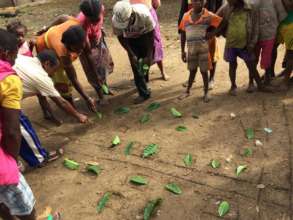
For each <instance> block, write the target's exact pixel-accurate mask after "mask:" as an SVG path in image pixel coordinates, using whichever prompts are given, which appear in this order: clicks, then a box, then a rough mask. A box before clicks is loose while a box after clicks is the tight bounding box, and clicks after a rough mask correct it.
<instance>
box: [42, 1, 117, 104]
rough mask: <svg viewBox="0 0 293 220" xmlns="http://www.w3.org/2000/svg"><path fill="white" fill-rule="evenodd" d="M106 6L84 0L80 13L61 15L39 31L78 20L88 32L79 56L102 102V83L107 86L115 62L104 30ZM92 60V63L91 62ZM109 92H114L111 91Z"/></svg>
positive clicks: (101, 102)
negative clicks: (73, 15) (84, 48)
mask: <svg viewBox="0 0 293 220" xmlns="http://www.w3.org/2000/svg"><path fill="white" fill-rule="evenodd" d="M104 12H105V8H104V6H103V4H102V3H101V1H100V0H83V1H82V2H81V3H80V13H79V14H78V15H77V17H76V18H75V19H74V18H73V17H71V16H69V15H61V16H59V17H58V18H57V19H56V20H55V21H54V22H53V23H51V24H50V26H49V27H45V28H44V30H42V31H40V32H39V33H43V32H44V31H47V30H48V29H49V28H50V27H53V26H55V25H60V24H62V23H64V22H66V21H68V20H76V21H77V22H78V24H79V25H81V26H82V27H83V29H84V31H85V33H86V38H87V41H86V48H89V49H88V50H84V51H83V53H81V55H80V56H79V58H80V61H81V64H82V66H83V69H84V71H85V74H86V77H87V80H88V82H89V83H90V84H91V86H92V87H94V89H95V90H96V92H97V94H98V96H99V99H100V100H99V102H100V104H104V103H106V101H105V99H104V94H103V93H104V92H103V90H102V85H104V86H107V82H106V81H107V80H106V78H107V75H108V74H110V73H112V72H113V69H114V63H113V60H112V56H111V54H110V51H109V49H108V47H107V44H106V42H105V39H104V37H105V34H104V32H103V24H104ZM91 62H92V64H93V65H92V64H91ZM109 94H113V93H112V92H111V91H109Z"/></svg>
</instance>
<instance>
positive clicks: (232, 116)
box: [230, 112, 236, 120]
mask: <svg viewBox="0 0 293 220" xmlns="http://www.w3.org/2000/svg"><path fill="white" fill-rule="evenodd" d="M230 118H231V119H232V120H233V119H235V118H236V115H235V114H234V113H233V112H232V113H231V114H230Z"/></svg>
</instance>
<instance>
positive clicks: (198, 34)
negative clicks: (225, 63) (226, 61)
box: [179, 0, 222, 102]
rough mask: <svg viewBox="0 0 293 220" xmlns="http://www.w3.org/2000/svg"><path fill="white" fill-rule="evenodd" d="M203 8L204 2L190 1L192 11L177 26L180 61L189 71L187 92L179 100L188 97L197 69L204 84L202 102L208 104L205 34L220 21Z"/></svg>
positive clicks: (207, 67)
mask: <svg viewBox="0 0 293 220" xmlns="http://www.w3.org/2000/svg"><path fill="white" fill-rule="evenodd" d="M203 7H204V0H192V9H191V10H190V11H188V12H187V13H185V14H184V16H183V18H182V21H181V23H180V25H179V29H180V34H181V52H182V61H183V62H187V64H188V69H189V71H190V76H189V80H188V86H187V91H186V94H184V95H183V96H181V98H185V97H188V96H189V95H190V89H191V87H192V84H193V81H194V78H195V75H196V72H197V69H198V67H199V68H200V72H201V74H202V78H203V82H204V102H208V101H209V96H208V90H209V79H208V70H209V69H211V60H210V57H209V46H208V41H207V39H206V34H207V29H208V28H209V27H215V28H217V27H218V26H219V25H220V23H221V21H222V19H221V18H220V17H218V16H217V15H215V14H213V13H211V12H209V11H208V10H207V9H204V8H203ZM186 41H187V48H188V55H186V52H185V44H186Z"/></svg>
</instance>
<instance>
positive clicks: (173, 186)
mask: <svg viewBox="0 0 293 220" xmlns="http://www.w3.org/2000/svg"><path fill="white" fill-rule="evenodd" d="M165 188H166V189H167V190H168V191H170V192H172V193H174V194H177V195H180V194H181V193H182V190H181V189H180V187H179V186H177V185H176V184H175V183H169V184H167V185H166V186H165Z"/></svg>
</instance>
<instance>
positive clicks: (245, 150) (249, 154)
mask: <svg viewBox="0 0 293 220" xmlns="http://www.w3.org/2000/svg"><path fill="white" fill-rule="evenodd" d="M252 153H253V151H252V149H251V148H245V149H244V156H245V157H249V156H251V155H252Z"/></svg>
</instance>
